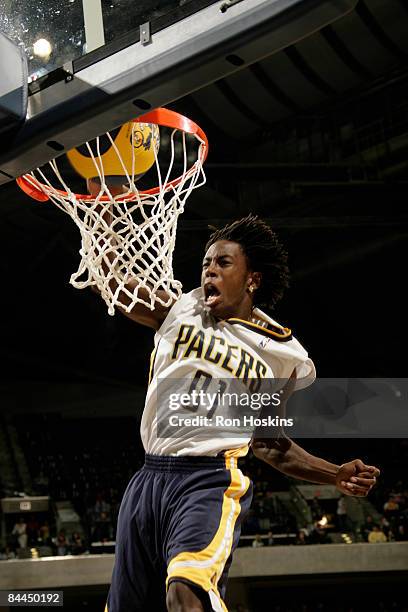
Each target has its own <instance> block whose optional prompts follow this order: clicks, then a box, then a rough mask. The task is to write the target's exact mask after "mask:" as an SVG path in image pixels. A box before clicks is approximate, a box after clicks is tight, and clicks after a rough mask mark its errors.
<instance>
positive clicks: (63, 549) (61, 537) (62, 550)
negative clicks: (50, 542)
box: [56, 529, 68, 557]
mask: <svg viewBox="0 0 408 612" xmlns="http://www.w3.org/2000/svg"><path fill="white" fill-rule="evenodd" d="M56 546H57V556H58V557H63V556H65V555H67V554H68V542H67V538H66V537H65V530H64V529H61V530H60V532H59V533H58V536H57V540H56Z"/></svg>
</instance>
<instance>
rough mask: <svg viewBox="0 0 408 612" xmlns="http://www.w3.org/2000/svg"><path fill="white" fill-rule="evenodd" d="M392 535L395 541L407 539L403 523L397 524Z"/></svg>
mask: <svg viewBox="0 0 408 612" xmlns="http://www.w3.org/2000/svg"><path fill="white" fill-rule="evenodd" d="M394 537H395V541H396V542H405V541H406V540H408V531H407V528H406V527H405V525H404V524H402V523H401V524H399V525H398V526H397V528H396V531H395V534H394Z"/></svg>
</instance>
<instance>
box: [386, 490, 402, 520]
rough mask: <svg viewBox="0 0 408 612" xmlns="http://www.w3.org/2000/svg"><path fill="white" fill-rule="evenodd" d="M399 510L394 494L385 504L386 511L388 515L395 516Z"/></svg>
mask: <svg viewBox="0 0 408 612" xmlns="http://www.w3.org/2000/svg"><path fill="white" fill-rule="evenodd" d="M398 510H399V504H398V502H397V500H396V498H395V497H394V495H391V496H390V497H389V498H388V500H387V501H386V502H385V504H384V513H385V515H386V516H387V517H392V516H395V514H396V513H397V512H398Z"/></svg>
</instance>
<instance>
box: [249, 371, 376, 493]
mask: <svg viewBox="0 0 408 612" xmlns="http://www.w3.org/2000/svg"><path fill="white" fill-rule="evenodd" d="M295 384H296V371H294V372H293V373H292V375H291V377H290V379H289V381H288V383H287V385H286V386H285V388H284V393H283V395H282V400H281V405H280V407H281V414H284V410H285V406H286V402H287V400H288V399H289V397H290V395H291V394H292V393H293V391H294V388H295ZM251 446H252V450H253V453H254V455H255V456H256V457H257V458H258V459H261V460H262V461H265V462H266V463H268V464H269V465H271V466H272V467H274V468H275V469H277V470H279V471H280V472H283V473H284V474H286V475H288V476H293V477H294V478H299V479H300V480H306V481H308V482H314V483H318V484H331V485H335V486H336V487H337V489H338V490H339V491H341V492H342V493H344V494H345V495H356V496H360V497H364V496H366V495H368V493H369V492H370V491H371V489H372V488H373V486H374V485H375V483H376V479H377V477H378V476H379V475H380V470H379V469H378V468H376V467H375V466H372V465H366V464H365V463H364V462H363V461H362V460H361V459H353V460H352V461H349V462H347V463H343V464H342V465H336V464H335V463H330V462H329V461H326V460H325V459H322V458H320V457H316V456H314V455H311V454H310V453H308V452H307V451H306V450H304V449H303V448H302V447H301V446H299V445H298V444H296V443H295V442H293V440H291V439H290V438H288V437H287V436H286V435H285V433H284V432H283V431H281V433H280V435H279V437H277V438H254V439H253V440H252V444H251Z"/></svg>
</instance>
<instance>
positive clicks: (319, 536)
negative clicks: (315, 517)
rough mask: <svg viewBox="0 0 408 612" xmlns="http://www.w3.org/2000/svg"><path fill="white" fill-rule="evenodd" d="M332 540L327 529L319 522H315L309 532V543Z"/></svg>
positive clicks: (322, 542) (325, 542) (324, 542)
mask: <svg viewBox="0 0 408 612" xmlns="http://www.w3.org/2000/svg"><path fill="white" fill-rule="evenodd" d="M329 542H330V538H329V536H328V535H327V532H326V531H325V529H323V528H322V527H321V526H320V525H319V523H315V524H314V526H313V529H312V530H311V532H310V534H309V543H310V544H328V543H329Z"/></svg>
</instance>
